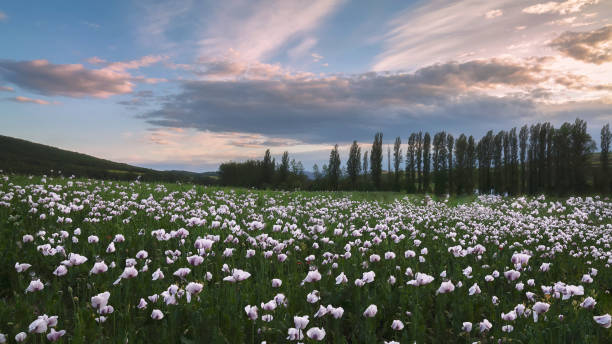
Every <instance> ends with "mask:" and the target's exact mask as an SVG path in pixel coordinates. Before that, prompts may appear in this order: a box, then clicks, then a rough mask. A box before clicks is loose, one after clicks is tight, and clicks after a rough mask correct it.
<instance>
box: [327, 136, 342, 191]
mask: <svg viewBox="0 0 612 344" xmlns="http://www.w3.org/2000/svg"><path fill="white" fill-rule="evenodd" d="M340 172H341V171H340V153H338V145H335V146H334V149H332V150H331V152H330V153H329V165H328V167H327V178H328V180H329V186H330V188H331V189H332V190H338V181H339V180H340V174H341V173H340Z"/></svg>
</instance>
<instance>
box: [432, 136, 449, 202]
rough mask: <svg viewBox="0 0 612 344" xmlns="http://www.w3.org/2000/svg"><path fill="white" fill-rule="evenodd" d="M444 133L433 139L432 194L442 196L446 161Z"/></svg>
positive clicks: (444, 190)
mask: <svg viewBox="0 0 612 344" xmlns="http://www.w3.org/2000/svg"><path fill="white" fill-rule="evenodd" d="M447 159H448V157H447V156H446V133H445V132H443V131H441V132H439V133H436V134H435V135H434V139H433V177H434V192H435V193H436V194H437V195H442V194H443V193H445V192H446V182H447V176H446V173H447V170H446V161H447Z"/></svg>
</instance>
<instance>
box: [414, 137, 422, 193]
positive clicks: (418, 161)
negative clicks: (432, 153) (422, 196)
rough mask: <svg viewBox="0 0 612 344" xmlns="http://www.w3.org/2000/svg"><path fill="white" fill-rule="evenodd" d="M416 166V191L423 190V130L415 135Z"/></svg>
mask: <svg viewBox="0 0 612 344" xmlns="http://www.w3.org/2000/svg"><path fill="white" fill-rule="evenodd" d="M415 151H416V168H417V178H418V180H419V182H418V192H423V174H422V172H421V171H422V166H423V132H420V131H419V133H418V134H417V136H416V148H415Z"/></svg>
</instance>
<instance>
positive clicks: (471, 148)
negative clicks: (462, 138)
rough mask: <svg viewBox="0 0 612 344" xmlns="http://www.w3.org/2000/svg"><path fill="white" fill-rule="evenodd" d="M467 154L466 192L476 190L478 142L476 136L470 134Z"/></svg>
mask: <svg viewBox="0 0 612 344" xmlns="http://www.w3.org/2000/svg"><path fill="white" fill-rule="evenodd" d="M465 156H466V182H465V187H466V190H465V191H466V192H467V193H470V194H471V193H472V192H474V170H475V169H476V143H475V140H474V137H473V136H472V135H470V137H469V138H468V148H467V153H466V154H465Z"/></svg>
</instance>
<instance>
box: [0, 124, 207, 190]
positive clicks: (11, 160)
mask: <svg viewBox="0 0 612 344" xmlns="http://www.w3.org/2000/svg"><path fill="white" fill-rule="evenodd" d="M0 170H3V171H5V172H13V173H20V174H36V175H42V174H47V175H48V174H51V173H52V172H51V171H53V173H60V171H61V174H62V175H64V176H70V175H75V176H77V177H87V178H99V179H116V180H135V179H136V178H138V177H140V180H143V181H163V182H177V181H178V182H189V183H196V184H215V183H216V181H217V179H218V176H217V172H204V173H195V172H187V171H158V170H153V169H149V168H144V167H137V166H132V165H128V164H123V163H118V162H114V161H110V160H105V159H99V158H96V157H93V156H91V155H86V154H81V153H76V152H71V151H68V150H64V149H59V148H55V147H51V146H47V145H42V144H38V143H34V142H30V141H26V140H21V139H16V138H13V137H8V136H2V135H0Z"/></svg>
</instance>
